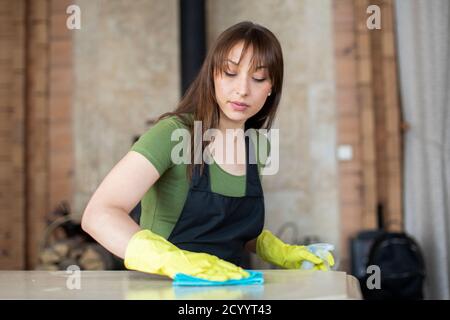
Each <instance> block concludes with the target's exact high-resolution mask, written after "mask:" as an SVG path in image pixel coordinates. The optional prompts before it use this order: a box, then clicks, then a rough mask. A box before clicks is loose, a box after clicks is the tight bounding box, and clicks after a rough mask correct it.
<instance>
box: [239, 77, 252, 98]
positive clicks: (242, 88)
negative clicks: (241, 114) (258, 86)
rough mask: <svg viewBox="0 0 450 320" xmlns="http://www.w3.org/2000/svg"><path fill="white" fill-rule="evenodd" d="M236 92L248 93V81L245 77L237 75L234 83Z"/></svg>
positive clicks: (240, 93)
mask: <svg viewBox="0 0 450 320" xmlns="http://www.w3.org/2000/svg"><path fill="white" fill-rule="evenodd" d="M236 93H237V94H238V95H240V96H243V97H244V96H247V95H248V94H249V83H248V79H247V77H239V78H238V81H237V85H236Z"/></svg>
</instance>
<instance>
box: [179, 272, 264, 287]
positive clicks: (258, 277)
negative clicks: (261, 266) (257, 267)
mask: <svg viewBox="0 0 450 320" xmlns="http://www.w3.org/2000/svg"><path fill="white" fill-rule="evenodd" d="M245 271H247V272H248V273H249V274H250V276H248V277H247V278H244V279H239V280H233V279H231V280H227V281H211V280H205V279H201V278H197V277H194V276H190V275H187V274H184V273H177V274H176V275H175V278H173V282H172V284H173V285H174V286H231V285H250V284H263V283H264V275H263V273H262V272H260V271H250V270H245Z"/></svg>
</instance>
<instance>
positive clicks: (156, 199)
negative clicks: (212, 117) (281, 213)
mask: <svg viewBox="0 0 450 320" xmlns="http://www.w3.org/2000/svg"><path fill="white" fill-rule="evenodd" d="M179 128H185V129H186V127H185V126H184V124H183V123H182V122H181V120H180V119H179V118H178V117H176V116H171V117H168V118H165V119H163V120H160V121H158V122H157V123H156V124H155V125H154V126H153V127H152V128H150V129H149V130H148V131H147V132H146V133H144V134H143V135H142V136H141V137H140V138H139V140H138V141H136V142H135V143H134V145H133V146H132V148H131V150H132V151H135V152H138V153H140V154H142V155H143V156H144V157H146V158H147V159H148V160H149V161H150V162H151V163H152V164H153V166H154V167H155V168H156V170H157V171H158V172H159V174H160V178H159V179H158V180H157V181H156V182H155V184H154V185H153V186H152V187H151V188H150V189H149V190H148V191H147V192H146V193H145V195H144V196H143V198H142V200H141V220H140V226H141V227H142V228H144V229H149V230H151V231H153V232H155V233H157V234H159V235H161V236H162V237H164V238H166V239H167V238H168V237H169V235H170V234H171V232H172V229H173V228H174V226H175V223H176V222H177V220H178V218H179V216H180V214H181V211H182V209H183V205H184V203H185V201H186V197H187V194H188V190H189V181H188V179H187V176H186V167H187V164H183V163H182V164H175V163H173V162H172V159H171V152H172V148H173V147H174V146H175V145H177V144H179V143H180V141H181V140H179V141H172V140H171V136H172V132H173V131H174V130H175V129H179ZM250 137H251V139H252V141H253V145H254V146H255V148H254V150H255V152H256V159H257V162H258V169H259V171H260V170H261V167H263V166H264V164H265V163H266V160H267V156H268V155H269V153H270V144H269V141H268V139H267V137H266V136H264V135H263V134H261V133H258V134H253V135H251V136H250ZM260 139H263V140H260ZM185 142H188V141H187V140H185ZM258 142H260V143H258ZM258 146H261V148H262V150H261V153H262V154H263V155H264V156H261V158H260V157H259V156H258V155H259V150H258ZM263 149H264V150H263ZM209 167H210V177H211V190H212V191H213V192H215V193H219V194H222V195H226V196H232V197H242V196H244V195H245V185H246V179H245V178H246V177H245V175H242V176H236V175H232V174H230V173H228V172H226V171H225V170H223V169H222V168H221V167H220V166H219V165H217V164H216V163H215V162H213V163H212V164H210V165H209ZM260 177H261V175H260Z"/></svg>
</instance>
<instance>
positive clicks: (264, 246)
mask: <svg viewBox="0 0 450 320" xmlns="http://www.w3.org/2000/svg"><path fill="white" fill-rule="evenodd" d="M256 254H257V255H258V256H259V257H260V258H261V259H263V260H264V261H266V262H269V263H272V264H274V265H276V266H279V267H281V268H284V269H300V267H301V265H302V263H303V262H304V261H309V262H311V263H313V264H314V268H313V269H316V270H327V269H328V268H327V266H326V264H328V265H329V266H332V265H334V259H333V256H332V255H331V254H329V256H327V258H326V259H321V258H320V257H318V256H316V255H315V254H313V253H311V252H310V251H309V250H308V248H307V247H306V246H301V245H290V244H286V243H284V242H283V241H281V240H280V239H279V238H277V237H276V236H274V235H273V234H272V233H271V232H270V231H268V230H264V231H263V232H262V233H261V234H260V235H259V236H258V238H257V240H256Z"/></svg>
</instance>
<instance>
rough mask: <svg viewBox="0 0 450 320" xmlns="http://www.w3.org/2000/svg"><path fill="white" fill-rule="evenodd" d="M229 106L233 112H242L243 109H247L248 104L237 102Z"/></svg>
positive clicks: (232, 102)
mask: <svg viewBox="0 0 450 320" xmlns="http://www.w3.org/2000/svg"><path fill="white" fill-rule="evenodd" d="M230 104H231V107H232V108H233V110H235V111H244V110H245V109H247V108H248V104H245V103H241V102H237V101H231V102H230Z"/></svg>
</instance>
